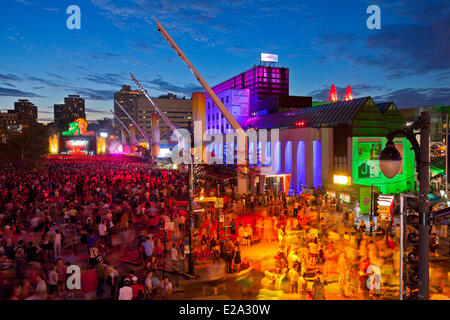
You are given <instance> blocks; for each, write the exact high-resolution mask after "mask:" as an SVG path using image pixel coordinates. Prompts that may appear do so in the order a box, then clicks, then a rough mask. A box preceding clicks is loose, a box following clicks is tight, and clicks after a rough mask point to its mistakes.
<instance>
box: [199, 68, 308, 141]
mask: <svg viewBox="0 0 450 320" xmlns="http://www.w3.org/2000/svg"><path fill="white" fill-rule="evenodd" d="M212 90H213V91H214V92H215V93H216V95H217V97H218V98H219V99H220V100H221V102H222V103H223V104H224V106H225V107H226V108H227V109H228V111H229V112H230V113H231V115H232V116H233V117H234V118H235V119H236V121H237V122H238V123H239V124H240V125H241V126H243V124H244V123H245V122H246V121H247V119H248V118H252V117H258V116H266V115H269V114H274V113H277V112H284V111H290V110H296V109H300V108H308V107H311V105H312V98H311V97H302V96H290V95H289V69H288V68H281V67H275V66H266V65H259V66H254V67H253V68H252V69H250V70H247V71H245V72H242V73H241V74H239V75H237V76H235V77H233V78H231V79H229V80H226V81H224V82H222V83H220V84H218V85H216V86H214V87H212ZM205 103H206V128H207V129H219V130H220V131H221V132H222V133H226V132H228V130H229V129H230V130H231V129H232V128H231V126H230V124H229V123H228V121H227V120H226V119H225V118H224V115H223V114H222V112H220V110H219V109H218V108H217V106H216V105H215V104H214V102H213V101H212V99H211V97H209V95H208V94H206V99H205Z"/></svg>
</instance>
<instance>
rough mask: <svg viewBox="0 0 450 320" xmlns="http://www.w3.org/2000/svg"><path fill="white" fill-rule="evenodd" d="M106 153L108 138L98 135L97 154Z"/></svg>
mask: <svg viewBox="0 0 450 320" xmlns="http://www.w3.org/2000/svg"><path fill="white" fill-rule="evenodd" d="M103 154H106V139H105V138H102V137H97V155H103Z"/></svg>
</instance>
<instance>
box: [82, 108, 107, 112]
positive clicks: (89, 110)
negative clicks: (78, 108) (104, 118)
mask: <svg viewBox="0 0 450 320" xmlns="http://www.w3.org/2000/svg"><path fill="white" fill-rule="evenodd" d="M86 112H89V113H108V111H107V110H99V109H91V108H86Z"/></svg>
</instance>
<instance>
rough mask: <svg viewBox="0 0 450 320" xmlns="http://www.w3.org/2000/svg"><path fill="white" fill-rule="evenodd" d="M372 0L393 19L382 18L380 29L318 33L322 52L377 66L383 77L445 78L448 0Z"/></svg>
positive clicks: (448, 64)
mask: <svg viewBox="0 0 450 320" xmlns="http://www.w3.org/2000/svg"><path fill="white" fill-rule="evenodd" d="M373 2H374V3H381V4H382V6H381V8H382V17H383V12H387V11H388V10H389V12H390V13H391V14H394V15H396V16H397V17H395V18H394V20H391V21H396V22H395V23H390V24H384V23H383V21H384V20H383V18H382V24H381V30H376V31H367V32H365V33H364V32H363V33H359V34H358V35H356V34H351V33H339V34H328V35H325V36H321V37H319V38H318V40H319V41H318V42H317V43H316V45H317V46H318V47H319V51H321V53H322V55H326V56H328V58H343V59H346V60H348V61H350V62H353V63H355V64H357V65H364V66H368V67H373V68H376V69H379V70H381V71H383V72H384V74H385V78H386V79H400V78H406V77H408V76H423V75H425V74H431V75H432V76H436V77H438V80H440V81H444V80H448V79H449V78H448V77H445V74H444V75H442V71H444V72H445V71H447V70H450V59H449V58H448V57H449V56H450V43H449V41H448V39H449V38H450V23H449V21H450V2H448V0H434V1H420V0H398V1H390V2H386V1H379V0H378V1H377V0H375V1H373ZM365 3H366V2H365ZM364 35H366V36H364ZM436 74H438V75H436ZM443 77H444V78H443Z"/></svg>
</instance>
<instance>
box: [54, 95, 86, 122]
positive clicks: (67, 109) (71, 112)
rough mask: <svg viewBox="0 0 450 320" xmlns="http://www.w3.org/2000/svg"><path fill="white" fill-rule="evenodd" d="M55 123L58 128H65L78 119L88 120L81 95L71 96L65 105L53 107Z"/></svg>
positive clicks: (67, 98)
mask: <svg viewBox="0 0 450 320" xmlns="http://www.w3.org/2000/svg"><path fill="white" fill-rule="evenodd" d="M53 114H54V121H55V124H56V125H58V127H65V126H67V125H68V124H69V123H70V122H73V121H75V120H76V119H78V118H83V119H85V118H86V111H85V101H84V99H83V98H81V97H80V96H79V95H74V94H69V96H68V97H65V98H64V103H61V104H55V105H54V106H53Z"/></svg>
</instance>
